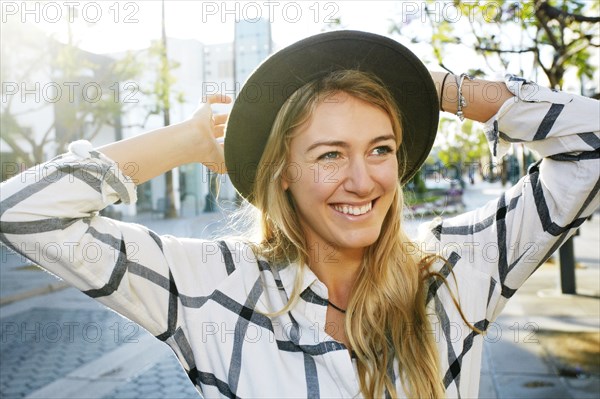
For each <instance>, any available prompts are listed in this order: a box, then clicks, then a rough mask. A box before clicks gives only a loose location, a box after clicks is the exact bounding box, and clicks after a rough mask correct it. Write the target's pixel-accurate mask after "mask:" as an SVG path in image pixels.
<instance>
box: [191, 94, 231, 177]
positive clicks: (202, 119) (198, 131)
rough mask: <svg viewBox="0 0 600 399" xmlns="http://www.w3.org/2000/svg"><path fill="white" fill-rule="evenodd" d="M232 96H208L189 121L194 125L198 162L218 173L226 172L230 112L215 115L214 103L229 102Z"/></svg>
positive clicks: (195, 156)
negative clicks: (224, 141) (225, 140)
mask: <svg viewBox="0 0 600 399" xmlns="http://www.w3.org/2000/svg"><path fill="white" fill-rule="evenodd" d="M230 102H231V98H230V97H228V96H226V95H222V94H216V95H211V96H208V97H207V98H206V102H204V103H201V104H200V106H199V107H198V109H196V111H194V113H193V114H192V116H191V117H190V119H189V120H188V123H190V125H191V126H192V132H191V133H192V134H193V135H194V137H193V140H194V141H195V142H196V143H197V145H196V148H197V151H196V153H195V154H194V159H195V161H196V162H200V163H202V164H204V165H205V166H206V167H208V168H209V169H210V170H212V171H213V172H216V173H225V172H227V169H226V167H225V157H224V155H223V140H222V137H223V135H224V133H225V125H226V123H227V118H228V117H229V114H218V115H214V114H213V112H212V109H211V106H212V105H213V104H228V103H230Z"/></svg>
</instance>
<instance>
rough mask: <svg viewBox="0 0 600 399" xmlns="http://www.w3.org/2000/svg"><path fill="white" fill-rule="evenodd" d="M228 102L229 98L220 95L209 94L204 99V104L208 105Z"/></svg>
mask: <svg viewBox="0 0 600 399" xmlns="http://www.w3.org/2000/svg"><path fill="white" fill-rule="evenodd" d="M230 102H231V97H229V96H227V95H225V94H221V93H217V94H211V95H210V96H207V97H206V103H208V104H229V103H230Z"/></svg>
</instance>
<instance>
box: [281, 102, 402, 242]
mask: <svg viewBox="0 0 600 399" xmlns="http://www.w3.org/2000/svg"><path fill="white" fill-rule="evenodd" d="M397 181H398V161H397V159H396V140H395V136H394V132H393V129H392V123H391V121H390V118H389V117H388V115H387V114H386V113H385V112H384V111H382V110H381V109H379V108H377V107H375V106H373V105H371V104H369V103H367V102H365V101H363V100H359V99H357V98H355V97H352V96H350V95H348V94H346V93H335V94H334V95H332V96H329V97H326V98H325V99H324V101H322V102H321V103H319V104H318V105H317V107H316V109H315V111H314V114H313V116H312V118H311V119H310V120H309V121H308V122H307V123H306V124H304V125H303V126H301V127H300V128H299V129H298V130H297V131H296V132H295V136H294V138H293V139H292V141H291V147H290V163H289V165H288V167H287V168H286V172H285V173H284V176H283V180H282V184H283V188H284V189H286V190H289V191H290V192H291V195H292V197H293V198H294V202H295V204H296V208H297V210H298V213H299V217H300V221H301V224H302V226H303V228H304V233H305V234H306V236H307V242H308V244H309V245H310V246H311V247H312V246H314V245H315V244H318V245H319V244H320V245H327V246H329V245H332V246H334V247H335V248H336V249H338V250H343V249H362V248H365V247H367V246H368V245H371V244H373V243H374V242H375V241H376V240H377V238H378V237H379V234H380V231H381V226H382V224H383V220H384V218H385V215H386V214H387V211H388V209H389V207H390V204H391V202H392V200H393V198H394V193H395V190H396V187H397ZM317 248H318V247H317Z"/></svg>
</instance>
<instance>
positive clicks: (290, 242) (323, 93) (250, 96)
mask: <svg viewBox="0 0 600 399" xmlns="http://www.w3.org/2000/svg"><path fill="white" fill-rule="evenodd" d="M432 78H433V79H432ZM436 89H437V90H436ZM492 90H493V92H494V93H496V95H495V97H494V101H490V98H489V93H490V92H491V91H492ZM256 93H258V95H257V94H256ZM467 93H468V94H467ZM486 96H488V97H486ZM228 101H229V100H228V99H227V98H225V97H218V96H213V97H209V98H208V102H207V103H206V104H204V105H202V106H201V107H200V108H199V109H198V111H197V112H196V113H195V114H194V115H193V117H192V118H191V119H190V120H188V121H186V122H183V123H181V124H177V125H173V126H170V127H166V128H163V129H159V130H156V131H154V132H150V133H148V134H145V135H143V136H138V137H135V138H132V139H129V140H126V141H123V142H118V143H114V144H111V145H108V146H105V147H103V148H100V149H98V150H94V149H93V148H92V147H91V145H90V144H89V143H82V142H78V143H74V144H73V145H72V146H71V147H70V152H69V153H68V154H65V155H63V156H61V157H58V158H57V159H55V160H53V161H51V162H49V163H48V164H46V165H45V166H40V167H37V168H34V169H33V170H32V171H29V172H25V173H23V174H22V175H20V176H17V177H16V178H13V179H12V180H10V181H8V182H6V183H4V184H3V187H2V203H1V216H0V217H1V222H2V225H1V228H2V235H1V236H2V240H3V242H5V243H6V245H8V246H10V247H11V248H13V249H15V250H17V251H19V249H22V248H24V246H27V245H29V247H31V243H32V242H40V243H48V242H55V243H57V245H52V246H47V245H40V248H46V247H49V248H54V252H56V253H55V255H56V256H55V257H54V258H53V259H56V258H60V261H58V262H46V264H43V266H44V267H46V268H47V269H48V270H50V271H52V272H54V273H56V274H58V275H59V276H61V277H62V278H64V279H66V280H67V281H69V282H71V283H72V284H73V285H74V286H76V287H77V288H79V289H81V290H82V291H83V292H85V293H86V294H88V295H89V296H91V297H93V298H97V299H98V300H99V301H101V302H103V303H104V304H106V305H107V306H110V307H111V308H113V309H115V310H117V311H118V312H119V313H121V314H123V315H124V316H125V317H128V318H130V319H131V320H134V321H136V322H137V323H139V324H141V325H142V326H144V327H145V328H146V329H147V330H148V331H150V332H151V333H152V334H154V335H155V336H156V337H157V338H159V339H161V340H163V341H165V342H166V343H167V344H168V345H169V346H170V347H171V348H172V349H173V351H174V352H175V354H176V355H177V357H178V359H179V360H180V362H181V363H182V365H183V367H184V368H185V370H186V372H187V373H188V375H189V377H190V379H191V380H192V382H193V383H194V384H195V385H196V387H197V388H198V390H199V391H200V392H201V393H202V394H203V395H204V396H206V397H217V396H227V397H290V396H292V397H303V396H310V397H319V396H323V397H349V396H361V395H362V396H365V397H382V396H394V397H396V396H399V397H402V396H408V397H442V396H448V397H458V396H462V397H475V396H477V394H478V384H479V370H480V364H481V350H482V343H483V336H482V334H483V333H485V331H486V328H487V326H488V325H489V323H490V322H492V321H493V320H494V319H495V318H496V317H497V315H498V313H499V312H500V310H501V309H502V307H503V306H504V304H505V303H506V300H507V299H509V298H510V297H511V296H512V295H513V294H514V292H515V290H516V289H517V288H518V287H519V286H520V285H521V284H522V283H523V281H524V280H525V279H526V278H527V277H528V276H529V275H530V274H531V273H532V272H533V271H534V270H535V269H536V267H538V266H539V265H540V264H541V263H542V262H543V261H544V260H545V259H546V258H547V257H548V256H549V255H550V254H551V253H552V252H553V251H554V250H555V249H556V248H558V246H559V245H560V244H561V243H562V242H563V241H564V240H565V239H566V238H567V237H568V236H569V235H570V234H572V233H573V232H574V230H575V229H576V228H577V227H578V226H579V225H580V224H581V223H582V222H583V220H584V219H585V218H586V217H587V216H588V215H589V214H590V213H591V212H593V210H594V209H595V208H596V207H597V205H598V186H599V184H598V181H599V178H598V174H599V168H598V152H599V147H600V144H599V143H600V139H599V138H598V131H599V130H600V127H599V126H598V123H599V122H598V120H599V119H600V118H598V117H593V118H591V117H589V116H588V115H590V114H592V115H598V103H597V102H595V101H592V100H589V99H586V98H582V97H578V96H573V95H568V94H564V93H557V92H552V91H550V90H547V89H543V88H540V87H538V86H537V85H535V84H533V83H531V82H526V81H524V80H522V79H518V78H515V77H508V78H507V82H506V84H505V83H501V82H485V81H480V80H470V79H469V78H467V77H465V76H460V77H458V76H453V75H450V74H443V73H431V75H430V74H429V73H428V72H427V70H426V69H425V68H424V66H423V65H422V64H421V63H420V61H419V60H418V59H417V58H416V57H415V56H414V55H413V54H412V53H410V52H409V51H408V50H407V49H406V48H404V47H403V46H401V45H399V44H398V43H395V42H393V41H392V40H389V39H386V38H383V37H380V36H376V35H372V34H366V33H362V32H351V31H340V32H334V33H327V34H323V35H318V36H316V37H312V38H309V39H306V40H304V41H301V42H299V43H296V44H294V45H292V46H290V47H289V48H287V49H284V50H282V51H281V52H279V53H277V54H275V55H273V56H272V57H271V58H269V59H268V60H267V61H265V63H264V64H263V65H261V66H260V67H259V68H258V69H257V70H256V71H255V72H254V73H253V75H252V76H251V77H250V78H249V80H248V81H247V82H246V84H245V86H244V89H243V90H242V91H241V93H240V95H239V97H238V98H237V99H236V102H235V104H234V107H233V110H232V113H231V116H230V118H229V120H228V121H227V127H226V129H225V122H226V120H227V119H226V116H223V115H220V116H214V117H213V116H212V114H211V110H210V105H211V104H214V103H217V102H228ZM438 108H439V109H441V110H444V111H448V112H454V113H457V114H458V115H459V116H461V117H463V116H464V117H467V118H471V119H474V120H478V121H482V122H486V132H487V133H486V134H487V136H488V138H489V139H490V141H491V144H492V149H493V151H494V155H501V154H502V152H503V151H505V150H506V146H507V143H510V142H528V145H529V146H530V147H531V148H533V149H535V150H536V151H538V152H539V153H540V155H541V156H542V157H544V158H543V159H542V161H541V162H538V163H537V164H536V165H534V167H533V168H531V170H530V172H529V174H528V176H526V177H525V178H523V179H522V180H521V181H520V182H519V183H518V184H517V185H515V186H514V187H512V188H511V189H510V190H509V191H508V192H506V193H505V194H504V195H503V196H501V197H500V199H499V200H498V201H495V202H492V203H489V204H488V205H486V206H484V207H483V208H481V209H478V210H476V211H474V212H470V213H467V214H465V215H461V216H459V217H456V218H452V219H449V220H445V221H441V220H436V221H435V222H433V223H432V224H431V225H430V226H428V228H427V229H426V232H425V234H424V236H423V237H421V238H420V240H419V241H418V244H417V245H415V244H413V243H412V242H411V241H409V239H408V238H407V237H406V236H405V234H404V233H403V231H402V228H401V224H402V222H401V220H402V215H401V211H402V191H401V186H400V183H403V182H406V181H407V180H408V179H409V178H410V177H411V176H412V175H413V174H414V173H415V172H416V170H418V168H419V166H420V165H421V164H422V162H423V161H424V160H425V158H426V156H427V153H428V152H429V150H430V148H431V145H432V142H433V139H434V138H435V132H436V129H437V120H438V113H439V109H438ZM224 130H226V133H227V134H226V136H225V137H226V139H225V147H224V149H225V158H223V148H222V147H221V145H220V144H219V140H217V139H216V138H218V137H221V136H222V135H223V133H224ZM223 160H225V162H223ZM132 162H133V163H135V164H137V166H138V167H137V168H128V167H126V166H127V165H128V164H129V165H131V163H132ZM188 162H203V163H204V164H206V165H207V166H209V167H210V168H211V169H213V170H215V171H219V172H225V170H227V173H229V175H230V177H231V179H232V181H233V182H234V185H235V186H236V188H237V189H238V191H239V192H240V194H241V195H243V196H244V197H245V198H246V199H247V200H248V201H249V202H250V203H252V204H253V205H254V206H255V207H256V208H257V209H258V210H259V212H260V215H261V216H260V219H261V227H262V234H261V235H260V237H259V239H258V240H257V241H255V242H247V241H234V240H229V241H227V242H226V241H218V242H207V241H200V240H196V239H185V238H175V237H170V236H162V237H159V236H157V235H156V234H155V233H153V232H151V231H149V230H147V229H146V228H144V227H143V226H139V225H134V224H126V223H121V222H117V221H113V220H110V219H106V218H102V217H99V216H98V215H97V212H98V210H100V209H102V208H103V207H105V206H107V205H108V204H111V203H114V202H116V201H123V202H133V201H135V186H134V183H133V180H135V183H138V184H139V183H142V182H144V181H146V180H148V179H151V178H152V177H154V176H157V175H159V174H161V173H163V172H165V171H166V170H169V169H171V168H173V167H176V166H178V165H181V164H184V163H188ZM133 170H136V173H133V172H132V171H133ZM128 173H131V174H130V176H127V174H128ZM555 199H558V200H556V201H558V202H555ZM92 244H93V245H95V246H100V247H101V248H102V254H103V255H102V257H101V258H100V259H98V260H97V261H96V262H95V263H89V262H86V261H85V254H84V249H85V248H86V246H88V245H92ZM132 244H133V245H134V246H135V247H136V248H137V249H138V250H137V251H135V253H132V251H128V248H129V246H130V245H132ZM490 246H491V247H493V249H495V250H496V251H497V253H498V254H499V255H498V256H497V257H493V258H490V256H489V254H490V253H493V251H490ZM57 248H58V249H57ZM69 249H70V250H69ZM68 250H69V251H68ZM436 253H438V254H439V253H442V254H444V255H446V259H442V258H441V257H438V256H434V255H431V254H436ZM44 258H48V257H44ZM457 326H458V335H459V336H458V337H457V336H456V331H457Z"/></svg>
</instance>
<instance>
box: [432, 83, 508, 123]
mask: <svg viewBox="0 0 600 399" xmlns="http://www.w3.org/2000/svg"><path fill="white" fill-rule="evenodd" d="M431 77H432V78H433V82H434V83H435V87H436V89H437V91H438V97H439V96H440V95H443V98H442V99H441V101H440V110H442V111H446V112H451V113H453V114H456V112H457V111H458V83H459V80H460V77H459V76H455V75H453V74H451V73H447V72H431ZM442 84H443V90H442ZM461 92H462V94H463V96H464V98H465V100H466V101H467V105H466V107H464V108H463V112H464V116H465V118H468V119H472V120H474V121H478V122H486V121H487V120H489V119H490V118H491V117H492V116H494V115H495V114H496V113H497V112H498V111H499V110H500V107H501V106H502V104H504V103H505V102H506V100H508V99H510V98H512V97H514V95H513V94H512V93H511V92H510V91H509V90H508V88H507V87H506V85H505V84H504V82H493V81H489V80H483V79H473V80H470V79H464V81H463V85H462V90H461Z"/></svg>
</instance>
